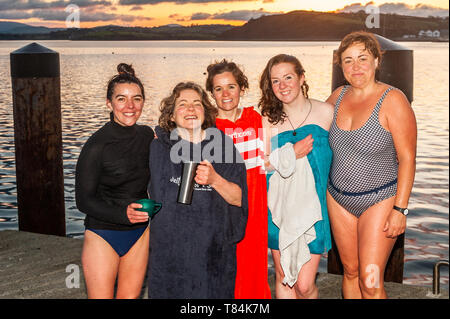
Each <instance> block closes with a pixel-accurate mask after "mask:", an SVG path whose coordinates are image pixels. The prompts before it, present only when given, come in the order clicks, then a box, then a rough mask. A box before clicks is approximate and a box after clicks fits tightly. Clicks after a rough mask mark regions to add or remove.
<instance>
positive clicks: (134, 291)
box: [116, 228, 149, 299]
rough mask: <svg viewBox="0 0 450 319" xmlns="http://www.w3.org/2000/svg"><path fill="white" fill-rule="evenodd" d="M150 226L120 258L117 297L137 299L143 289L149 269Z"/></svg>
mask: <svg viewBox="0 0 450 319" xmlns="http://www.w3.org/2000/svg"><path fill="white" fill-rule="evenodd" d="M148 245H149V228H147V229H146V230H145V232H144V233H143V234H142V236H141V238H139V240H138V241H137V242H136V243H135V244H134V245H133V247H131V248H130V250H129V251H128V252H127V253H126V254H125V255H124V256H122V257H121V258H120V263H119V278H118V281H117V295H116V297H117V299H136V298H138V297H139V295H140V293H141V290H142V283H143V281H144V277H145V272H146V270H147V261H148Z"/></svg>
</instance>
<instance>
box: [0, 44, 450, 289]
mask: <svg viewBox="0 0 450 319" xmlns="http://www.w3.org/2000/svg"><path fill="white" fill-rule="evenodd" d="M28 43H29V42H26V41H0V74H1V78H2V79H3V81H0V142H1V144H0V145H1V146H0V230H4V229H18V222H17V199H16V195H17V193H16V178H15V158H14V156H15V155H14V128H13V114H12V100H11V82H10V80H9V79H10V73H9V53H10V52H12V51H14V50H16V49H18V48H20V47H22V46H24V45H26V44H28ZM40 44H42V45H44V46H46V47H48V48H51V49H53V50H55V51H58V52H59V53H60V59H61V102H62V128H63V161H64V189H65V204H66V219H67V223H66V228H67V235H68V236H71V237H82V234H83V230H84V228H83V219H84V214H82V213H80V212H79V211H78V210H77V208H76V205H75V201H74V178H75V165H76V161H77V158H78V155H79V153H80V150H81V147H82V145H83V144H84V142H85V141H86V140H87V138H88V137H89V136H90V135H91V134H92V133H93V132H95V131H96V130H97V129H98V128H100V127H101V126H102V125H103V123H104V122H105V121H107V120H108V118H109V116H108V111H107V109H106V107H105V94H106V83H107V81H108V80H109V78H110V77H111V76H112V75H114V74H115V71H116V70H115V67H116V66H117V64H118V63H120V62H126V63H132V64H133V66H134V68H135V70H136V74H137V75H138V76H139V77H140V78H141V80H142V82H143V83H144V87H145V91H146V96H147V101H146V107H145V109H144V111H143V114H142V116H141V119H140V123H145V124H148V125H150V126H155V125H156V123H157V121H158V106H159V102H160V101H161V99H162V98H164V97H165V96H167V95H168V94H169V93H170V90H171V89H172V88H173V86H174V85H175V84H176V83H178V82H179V81H186V80H193V81H196V82H198V83H200V84H202V85H204V82H205V79H206V77H205V71H206V66H207V65H208V64H210V63H211V62H213V61H215V60H221V59H222V58H224V57H225V58H227V59H231V60H233V61H235V62H237V63H238V64H240V65H242V66H243V68H244V70H245V73H246V75H247V76H248V78H249V82H250V90H249V91H248V93H247V94H246V95H245V96H244V98H243V100H242V105H256V104H257V101H258V99H259V87H258V80H259V76H260V74H261V72H262V70H263V68H264V66H265V64H266V62H267V61H268V59H269V58H270V57H272V56H274V55H276V54H279V53H288V54H293V55H295V56H297V57H298V58H299V59H300V60H301V62H302V64H303V66H304V67H305V69H306V77H307V81H308V83H309V86H310V96H311V97H313V98H315V99H319V100H325V99H326V98H327V97H328V95H329V93H330V88H331V70H332V64H331V62H332V51H333V49H336V48H337V46H338V43H337V42H328V43H317V42H215V41H204V42H198V41H142V42H132V41H131V42H129V41H123V42H70V41H44V42H40ZM402 45H404V46H406V47H409V48H411V49H413V50H414V74H415V76H414V102H413V108H414V111H415V114H416V118H417V124H418V152H417V174H416V180H415V183H414V188H413V192H412V194H411V200H410V205H409V208H410V211H411V214H410V215H409V216H408V229H407V232H406V238H405V272H404V275H405V280H404V282H405V283H409V284H420V285H430V284H431V278H432V269H433V265H434V263H435V262H436V261H438V260H439V259H447V260H448V248H449V247H448V232H449V227H448V226H449V225H448V217H449V209H448V207H449V206H448V204H449V196H448V155H449V152H448V137H449V134H448V110H449V99H448V88H449V81H448V74H449V70H448V66H449V62H448V55H449V50H448V49H449V47H448V43H402ZM270 265H272V263H271V262H270ZM272 266H273V265H272ZM319 270H320V271H326V261H324V260H323V261H322V262H321V264H320V268H319ZM271 271H272V270H271ZM441 272H442V276H441V283H442V286H443V287H445V288H446V289H448V268H447V267H444V268H443V269H442V270H441Z"/></svg>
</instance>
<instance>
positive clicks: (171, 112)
mask: <svg viewBox="0 0 450 319" xmlns="http://www.w3.org/2000/svg"><path fill="white" fill-rule="evenodd" d="M160 110H161V117H160V119H159V126H157V127H156V135H157V136H158V138H157V139H155V140H154V142H152V144H151V152H150V171H151V181H150V183H149V188H148V190H149V193H150V196H151V198H153V199H155V200H156V201H158V202H161V203H162V209H161V211H160V212H159V213H158V214H157V215H156V216H155V217H154V218H153V219H152V221H151V226H150V255H149V265H148V296H149V298H233V297H234V283H235V276H236V244H237V243H238V242H239V241H240V240H241V239H242V238H243V236H244V232H245V226H246V223H247V210H248V209H247V186H246V185H247V184H246V178H247V176H246V169H245V164H244V162H243V160H242V158H241V157H240V155H239V152H238V151H237V150H236V149H235V148H234V145H233V141H232V140H231V139H229V138H228V137H227V136H225V134H223V133H222V132H221V131H220V130H218V129H217V128H215V127H213V125H214V120H215V116H216V112H217V111H216V109H215V108H214V106H212V105H211V103H210V102H209V100H208V96H207V94H206V92H205V91H204V90H203V89H202V88H201V87H200V86H198V85H197V84H195V83H192V82H187V83H179V84H178V85H177V86H176V87H175V88H174V89H173V92H172V94H171V96H169V97H167V98H166V99H164V100H163V101H162V102H161V108H160ZM186 160H194V161H198V162H200V164H199V165H198V168H197V171H196V176H195V182H196V185H195V188H194V194H193V197H192V203H191V204H190V205H184V204H179V203H177V194H178V189H179V184H180V179H181V173H182V161H186Z"/></svg>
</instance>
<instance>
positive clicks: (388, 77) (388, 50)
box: [327, 34, 414, 283]
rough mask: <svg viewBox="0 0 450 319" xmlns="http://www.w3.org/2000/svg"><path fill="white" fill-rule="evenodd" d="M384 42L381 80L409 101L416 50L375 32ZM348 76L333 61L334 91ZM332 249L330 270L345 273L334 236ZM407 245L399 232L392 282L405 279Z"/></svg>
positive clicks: (389, 270)
mask: <svg viewBox="0 0 450 319" xmlns="http://www.w3.org/2000/svg"><path fill="white" fill-rule="evenodd" d="M374 35H375V37H376V38H377V40H378V42H379V43H380V47H381V50H382V51H383V58H382V62H381V67H380V70H379V71H378V80H380V81H381V82H384V83H387V84H390V85H392V86H394V87H396V88H398V89H400V90H401V91H402V92H403V93H404V94H405V95H406V97H407V99H408V100H409V102H410V103H411V102H412V101H413V87H414V85H413V84H414V72H413V71H414V64H413V62H414V59H413V51H412V50H410V49H408V48H405V47H404V46H401V45H399V44H397V43H395V42H393V41H391V40H389V39H386V38H384V37H382V36H379V35H378V34H374ZM345 83H346V80H345V78H344V74H343V73H342V69H341V67H340V66H339V65H335V64H333V75H332V84H331V86H332V87H331V92H333V91H334V90H335V89H337V88H338V87H340V86H342V85H344V84H345ZM332 244H333V246H332V249H331V250H330V252H329V253H328V267H327V268H328V272H329V273H332V274H339V275H342V274H343V267H342V263H341V260H340V257H339V253H338V250H337V248H336V244H335V242H334V239H332ZM404 245H405V234H402V235H400V236H398V238H397V241H396V242H395V245H394V248H393V249H392V252H391V255H390V257H389V260H388V262H387V264H386V269H385V272H384V280H385V281H390V282H399V283H402V282H403V266H404Z"/></svg>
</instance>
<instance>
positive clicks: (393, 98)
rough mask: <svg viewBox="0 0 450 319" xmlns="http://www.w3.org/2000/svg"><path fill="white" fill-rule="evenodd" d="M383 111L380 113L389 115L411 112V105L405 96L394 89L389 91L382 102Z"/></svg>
mask: <svg viewBox="0 0 450 319" xmlns="http://www.w3.org/2000/svg"><path fill="white" fill-rule="evenodd" d="M383 106H384V110H383V108H382V111H384V112H386V113H388V114H391V113H395V112H405V111H412V108H411V104H410V103H409V101H408V98H407V97H406V95H405V94H404V93H403V92H402V91H401V90H399V89H396V88H394V89H393V90H390V91H389V93H388V94H387V95H386V97H385V99H384V101H383Z"/></svg>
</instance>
